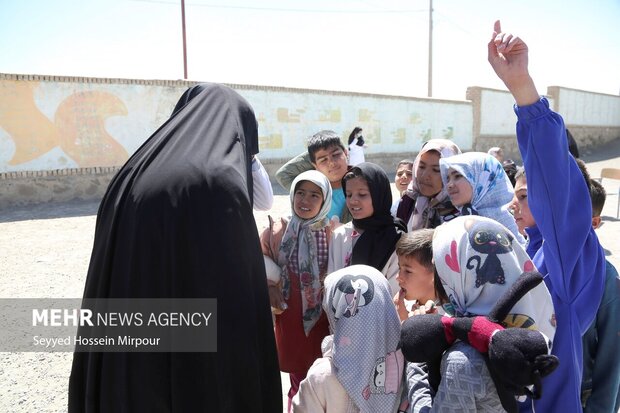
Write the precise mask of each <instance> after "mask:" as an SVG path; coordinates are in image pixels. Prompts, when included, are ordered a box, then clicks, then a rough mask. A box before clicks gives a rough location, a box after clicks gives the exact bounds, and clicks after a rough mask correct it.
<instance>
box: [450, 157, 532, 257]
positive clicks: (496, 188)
mask: <svg viewBox="0 0 620 413" xmlns="http://www.w3.org/2000/svg"><path fill="white" fill-rule="evenodd" d="M439 167H440V168H441V179H442V181H443V185H444V188H446V190H447V192H448V196H449V197H450V200H451V201H452V204H453V205H454V206H456V207H457V208H458V209H459V211H460V213H461V215H481V216H484V217H488V218H491V219H494V220H496V221H497V222H499V223H500V224H502V225H504V226H505V227H506V228H508V229H509V230H510V231H511V232H512V234H513V235H514V236H515V238H516V240H517V241H518V242H519V243H520V244H521V245H524V244H525V239H524V238H523V236H522V235H521V234H520V233H519V229H518V228H517V224H516V223H515V220H514V217H513V216H512V214H511V213H510V212H509V211H508V204H509V203H510V201H512V197H513V195H514V190H513V188H512V184H511V183H510V179H509V178H508V175H506V172H505V171H504V168H503V166H502V164H501V163H499V161H498V160H497V159H495V157H493V156H492V155H489V154H486V153H482V152H468V153H463V154H460V155H456V156H452V157H450V158H446V159H441V160H440V161H439Z"/></svg>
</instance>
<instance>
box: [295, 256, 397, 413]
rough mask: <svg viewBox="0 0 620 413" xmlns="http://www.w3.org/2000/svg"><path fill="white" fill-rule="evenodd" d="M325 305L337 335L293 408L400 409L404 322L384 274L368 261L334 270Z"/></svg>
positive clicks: (353, 412) (371, 412)
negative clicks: (402, 328)
mask: <svg viewBox="0 0 620 413" xmlns="http://www.w3.org/2000/svg"><path fill="white" fill-rule="evenodd" d="M323 309H324V310H325V312H326V313H327V318H328V319H329V324H330V327H331V329H332V331H333V336H328V337H327V338H326V339H325V341H324V342H323V353H324V357H323V358H321V359H318V360H317V361H316V362H315V363H314V364H313V365H312V367H311V368H310V370H309V371H308V376H307V377H306V379H305V380H304V381H303V382H302V383H301V387H300V389H299V393H298V394H297V395H296V396H295V398H294V399H293V411H294V412H298V413H304V412H311V413H317V412H326V413H327V412H329V413H336V412H347V413H357V412H367V413H396V411H397V410H398V409H399V405H400V404H401V392H402V388H403V386H402V384H403V377H404V373H403V371H404V358H403V354H402V352H401V350H400V348H399V346H398V342H399V339H400V320H399V318H398V314H397V313H396V308H395V307H394V304H393V303H392V298H391V296H390V289H389V286H388V282H387V281H386V279H385V277H384V276H383V274H382V273H381V272H379V271H378V270H377V269H375V268H373V267H370V266H367V265H352V266H350V267H346V268H343V269H341V270H338V271H336V272H333V273H331V274H330V275H329V276H327V278H326V279H325V296H324V299H323Z"/></svg>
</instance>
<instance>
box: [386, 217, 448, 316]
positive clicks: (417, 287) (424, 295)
mask: <svg viewBox="0 0 620 413" xmlns="http://www.w3.org/2000/svg"><path fill="white" fill-rule="evenodd" d="M434 232H435V230H434V229H419V230H416V231H413V232H410V233H406V234H403V235H402V237H401V238H400V240H399V241H398V243H397V244H396V255H397V256H398V267H399V269H400V270H399V272H398V275H397V276H396V280H397V281H398V285H399V286H400V290H399V291H398V293H397V294H396V295H394V304H395V305H396V311H397V312H398V317H399V318H400V321H405V320H406V319H407V318H409V317H410V316H412V315H416V314H425V313H427V312H428V313H431V312H435V305H437V303H438V301H439V302H442V303H443V302H447V301H448V298H447V297H446V293H445V291H444V289H443V287H442V285H441V282H440V281H439V278H438V277H435V266H434V265H433V234H434ZM405 300H406V301H415V303H414V304H413V306H411V310H408V309H407V307H408V306H407V303H406V301H405ZM429 301H430V302H429Z"/></svg>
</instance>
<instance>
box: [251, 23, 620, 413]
mask: <svg viewBox="0 0 620 413" xmlns="http://www.w3.org/2000/svg"><path fill="white" fill-rule="evenodd" d="M524 59H525V60H524ZM489 61H490V63H491V65H492V67H493V69H494V70H495V71H496V73H497V74H498V76H499V77H500V79H501V80H503V81H504V83H505V84H506V86H507V87H508V89H509V90H510V92H511V93H512V94H513V96H514V97H515V100H516V106H515V112H516V114H517V117H518V123H517V140H518V142H519V147H520V150H521V154H522V158H523V161H524V170H521V171H519V172H517V174H516V176H515V177H514V178H515V187H514V189H513V185H512V183H511V179H510V178H509V176H508V175H507V173H506V172H505V170H504V167H503V165H502V163H501V162H500V161H499V160H498V159H497V158H496V157H495V156H493V155H491V154H487V153H477V152H469V153H461V150H460V149H459V148H458V146H456V145H455V144H454V143H453V142H451V141H448V140H444V139H432V140H430V141H428V142H426V143H425V144H424V145H423V146H422V148H421V149H420V151H419V153H418V155H417V157H416V158H415V160H414V161H413V162H412V161H410V160H403V161H401V162H400V163H399V164H398V166H397V172H396V177H395V181H394V182H395V184H396V187H397V188H398V190H399V192H400V193H401V195H402V197H401V198H400V199H398V200H396V201H395V202H392V193H391V189H390V184H391V182H390V179H389V178H388V176H387V174H386V173H385V171H383V170H382V169H381V168H380V167H379V166H378V165H375V164H373V163H369V162H362V163H358V164H356V165H350V164H349V162H348V158H347V150H346V148H345V147H344V145H343V144H342V142H341V140H340V137H339V136H338V135H337V134H336V133H335V132H333V131H320V132H318V133H317V134H315V135H314V136H312V137H311V138H310V140H309V142H308V152H307V154H302V155H299V156H298V157H296V158H294V159H292V160H291V161H289V162H288V163H287V164H286V165H284V166H283V167H282V168H281V169H280V170H279V171H278V172H277V174H276V178H277V180H278V181H279V182H280V183H281V184H282V185H283V186H284V187H285V188H290V201H291V216H290V217H289V218H282V219H280V220H278V221H276V222H274V221H273V220H272V219H271V218H270V222H269V227H268V228H267V229H265V231H264V232H263V233H262V235H261V243H262V248H263V254H264V256H265V261H266V268H267V275H268V281H267V282H268V286H269V298H270V302H271V307H272V312H273V313H274V317H275V333H276V342H277V348H278V358H279V362H280V369H281V370H282V371H285V372H288V373H289V376H290V381H291V389H290V391H289V394H288V396H289V411H290V410H292V411H297V412H318V411H324V412H356V411H362V412H396V411H399V412H400V411H407V412H418V411H455V412H456V411H488V412H495V411H503V410H507V411H512V409H513V408H514V405H513V402H514V400H513V399H514V396H516V395H524V396H527V395H528V394H529V395H530V396H532V398H538V399H537V400H535V401H533V400H531V399H527V398H526V397H524V400H522V403H521V404H520V405H519V410H520V411H530V410H533V409H536V410H537V411H544V412H554V411H566V412H569V411H570V412H576V411H580V410H581V409H582V403H583V406H584V407H585V409H586V411H597V412H603V411H609V412H611V411H613V412H616V411H617V410H618V407H619V406H618V403H619V401H620V398H619V397H618V390H619V387H618V385H619V382H620V375H619V374H618V371H619V370H618V368H619V367H618V366H620V363H618V359H620V357H619V356H618V355H617V354H613V356H610V355H609V353H612V351H611V349H612V348H613V349H614V351H613V352H614V353H617V351H615V350H617V342H618V333H617V330H618V320H619V317H620V315H619V313H618V311H615V313H614V309H616V307H617V306H618V303H619V302H620V300H619V299H618V295H619V292H618V289H617V288H616V289H614V288H615V287H617V285H618V275H617V272H615V269H614V268H613V266H611V264H609V263H608V262H607V263H606V261H605V257H604V254H603V250H602V248H601V246H600V244H599V242H598V239H597V237H596V235H595V234H594V228H596V226H597V224H595V223H596V222H599V223H600V217H599V218H598V219H596V218H595V217H596V216H600V211H601V209H602V205H601V201H600V200H597V199H600V198H601V193H602V194H603V195H602V198H603V201H604V190H603V191H601V189H600V185H599V184H598V183H596V182H592V181H591V179H590V177H589V176H587V173H585V167H582V168H581V169H580V166H578V164H577V162H575V160H574V159H573V158H572V157H571V156H570V155H569V153H568V147H567V144H566V136H565V133H566V132H565V127H564V123H563V121H562V118H561V117H560V116H559V115H558V114H556V113H554V112H552V111H551V110H549V105H548V102H547V101H546V99H545V98H541V97H540V96H539V95H538V93H537V91H536V89H535V88H534V84H533V82H532V81H531V78H530V77H529V74H528V73H527V64H526V62H527V46H526V45H525V43H523V41H522V40H520V39H519V38H518V37H513V36H511V35H508V34H506V33H502V32H501V27H500V26H499V22H498V23H496V26H495V31H494V35H493V39H492V40H491V42H489ZM524 62H525V63H524ZM358 135H359V136H358ZM352 137H353V138H354V139H353V140H355V139H359V138H361V130H359V131H354V133H352ZM349 141H350V142H349V143H351V142H352V140H351V139H349ZM362 144H363V142H362ZM524 171H527V181H526V175H525V172H524ZM582 172H583V173H582ZM528 181H529V185H528ZM590 188H592V189H590ZM590 194H592V202H591V201H590V199H591V197H590ZM528 200H530V202H528ZM593 205H594V207H593ZM592 211H593V213H591V212H592ZM524 235H525V237H524ZM537 272H540V274H542V277H544V283H542V284H539V285H538V286H535V287H531V289H530V290H529V291H526V292H524V293H523V296H522V297H521V298H520V299H519V300H518V302H517V303H516V304H515V305H514V306H513V307H512V309H511V311H510V314H509V315H508V316H507V317H506V318H504V319H501V320H495V321H494V322H495V323H496V324H501V325H502V327H501V328H504V327H506V328H508V327H512V328H523V329H525V328H527V329H533V330H537V331H539V332H540V333H541V335H542V336H543V337H545V339H546V340H548V342H549V343H550V346H549V347H550V348H549V351H550V352H551V354H552V355H553V356H556V357H557V360H559V365H557V369H556V371H555V372H551V370H553V368H555V367H556V365H555V364H554V366H553V368H550V369H547V370H545V371H544V372H543V370H536V374H537V379H536V380H534V382H532V383H530V384H532V385H534V384H536V385H537V386H538V388H544V392H543V393H542V397H540V396H541V394H540V393H539V392H532V391H531V390H528V389H529V388H527V389H526V388H525V387H519V388H518V390H515V389H516V387H515V389H509V390H506V388H505V386H504V385H503V384H502V383H504V382H505V377H504V376H505V375H510V374H511V372H506V371H504V372H498V371H496V370H493V369H489V368H488V366H487V363H488V356H487V355H486V353H485V352H484V351H482V350H481V349H480V348H479V347H477V346H476V345H473V344H472V345H470V344H467V343H464V342H457V343H455V344H454V345H453V346H452V347H451V348H450V349H449V350H448V351H445V353H444V354H443V357H442V360H441V366H440V369H439V371H440V380H439V382H434V381H433V380H434V377H433V372H432V368H431V369H430V371H429V366H430V365H422V364H417V363H408V362H406V360H405V359H404V357H403V353H402V351H401V347H402V346H403V344H406V343H403V342H402V340H405V339H404V338H403V339H401V337H400V326H401V324H400V323H401V322H403V321H405V320H407V319H409V318H410V317H419V316H423V315H425V314H432V313H438V314H441V315H444V316H445V317H453V318H454V317H456V318H462V317H472V316H488V315H489V314H490V312H491V310H492V307H493V306H494V303H496V302H497V301H498V300H499V299H500V298H501V297H502V296H504V295H506V294H507V292H508V290H510V289H511V286H513V285H514V284H515V283H516V282H517V280H518V279H519V278H520V277H521V276H522V275H523V274H525V273H528V274H529V273H537ZM605 274H607V275H606V276H605ZM605 280H607V281H605ZM604 288H605V295H603V289H604ZM601 297H603V298H602V302H601ZM599 303H600V310H599ZM613 306H616V307H613ZM597 311H598V312H599V313H600V314H597ZM603 311H604V313H603ZM443 322H444V323H448V324H449V323H450V322H449V321H443ZM614 323H615V324H614ZM494 325H495V324H494ZM614 329H615V330H614ZM586 330H587V332H586ZM584 333H586V335H585V336H584V337H583V339H582V336H583V335H584ZM446 334H447V333H446ZM485 334H486V333H485ZM491 336H492V335H491V333H489V336H488V337H487V336H486V335H485V336H484V337H487V339H488V340H490V338H491ZM614 336H615V337H614ZM582 340H583V343H585V347H584V349H585V351H584V352H585V359H584V355H583V354H582ZM483 341H484V340H483ZM551 343H552V346H551ZM614 343H616V347H613V346H614ZM486 344H488V343H486ZM428 345H429V346H433V345H434V343H428ZM597 345H598V349H597V348H596V346H597ZM483 347H484V346H483ZM487 347H488V346H487ZM603 348H604V349H608V350H603ZM603 351H604V352H605V353H606V354H607V357H605V358H604V359H603V358H602V357H601V358H600V360H605V361H604V363H605V365H607V366H608V367H609V366H611V367H613V368H614V369H615V370H614V372H615V376H614V377H613V378H609V377H605V376H604V375H602V373H601V370H600V369H601V367H600V365H601V364H602V363H601V362H600V360H599V354H600V353H602V352H603ZM582 360H585V363H584V364H583V367H584V374H583V386H584V387H583V397H582ZM556 364H557V363H556ZM546 375H548V377H546V378H545V379H543V380H542V382H541V381H540V379H541V378H542V377H543V376H546ZM602 382H606V385H603V384H602ZM537 386H534V387H537ZM599 386H600V387H599ZM506 392H508V393H506ZM506 394H508V395H509V396H506ZM515 405H516V404H515ZM612 409H613V410H612Z"/></svg>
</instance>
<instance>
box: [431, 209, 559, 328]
mask: <svg viewBox="0 0 620 413" xmlns="http://www.w3.org/2000/svg"><path fill="white" fill-rule="evenodd" d="M433 259H434V261H435V268H436V269H437V274H438V275H439V278H440V279H441V283H442V285H443V287H444V289H445V291H446V294H447V295H448V297H449V299H450V303H449V304H446V305H444V308H445V309H446V311H447V312H448V313H451V314H453V315H454V316H456V317H462V316H470V315H481V316H484V315H488V313H489V311H490V310H491V309H492V308H493V306H494V305H495V303H496V302H497V300H498V298H499V297H501V296H502V295H504V292H506V291H507V290H508V289H509V288H510V286H511V285H512V284H513V283H514V282H515V281H516V280H517V278H519V277H520V276H521V274H523V273H524V272H531V271H536V268H535V267H534V264H533V263H532V261H531V260H530V258H529V256H528V255H527V253H526V252H525V250H524V249H523V247H522V246H521V245H520V244H519V243H518V242H517V241H516V240H515V239H514V236H513V235H512V233H511V232H510V231H508V229H507V228H506V227H504V226H503V225H501V224H500V223H498V222H497V221H494V220H492V219H490V218H485V217H481V216H477V215H469V216H461V217H457V218H455V219H453V220H452V221H450V222H447V223H445V224H443V225H441V226H439V227H437V228H436V229H435V234H434V236H433ZM552 317H553V303H552V301H551V295H550V294H549V291H548V290H547V287H546V286H545V284H544V283H540V284H539V285H538V286H537V287H535V288H534V289H532V290H530V291H529V292H528V293H527V294H526V295H525V296H524V297H523V298H522V299H521V300H519V301H518V302H517V304H516V305H515V306H514V307H513V308H512V311H511V312H510V315H509V316H508V317H507V318H506V319H505V320H504V323H505V324H506V326H507V327H526V328H534V329H536V330H539V331H541V332H543V333H544V334H545V335H546V336H547V337H549V339H550V340H553V336H554V334H555V327H554V326H553V324H552Z"/></svg>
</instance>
